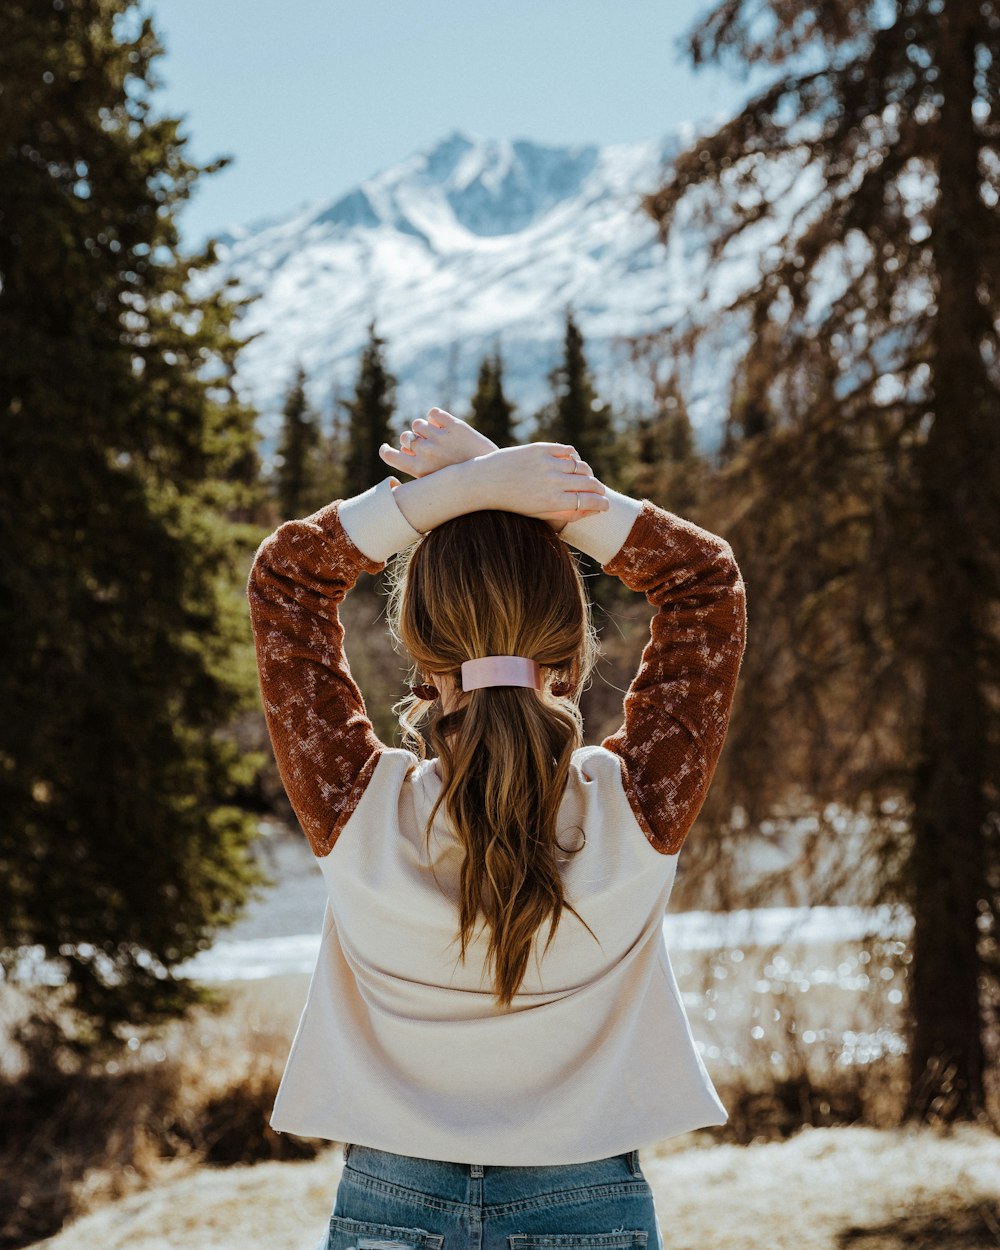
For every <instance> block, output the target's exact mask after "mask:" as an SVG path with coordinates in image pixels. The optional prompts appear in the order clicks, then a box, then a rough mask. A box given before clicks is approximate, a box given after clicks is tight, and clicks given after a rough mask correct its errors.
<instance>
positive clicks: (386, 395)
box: [341, 321, 396, 497]
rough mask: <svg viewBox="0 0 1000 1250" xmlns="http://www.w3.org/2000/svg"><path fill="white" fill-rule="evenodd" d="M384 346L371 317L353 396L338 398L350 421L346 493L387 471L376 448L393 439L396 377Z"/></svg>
mask: <svg viewBox="0 0 1000 1250" xmlns="http://www.w3.org/2000/svg"><path fill="white" fill-rule="evenodd" d="M384 348H385V340H384V339H381V338H379V336H378V334H377V333H376V330H375V323H374V321H373V322H372V323H371V325H370V326H369V327H368V342H367V343H366V345H365V348H364V350H363V351H362V353H361V364H360V367H359V370H358V380H357V383H356V385H355V388H354V396H353V398H351V399H346V400H341V404H342V406H343V408H344V410H345V412H346V413H347V415H348V421H349V425H348V432H347V463H346V465H345V473H344V484H343V489H344V494H345V496H347V497H350V496H352V495H357V494H361V492H362V491H366V490H367V489H368V488H369V487H370V486H374V485H375V484H376V483H377V482H380V481H381V480H382V479H383V478H384V477H386V476H388V473H389V470H388V467H387V466H386V464H385V461H384V460H381V459H379V454H378V449H379V447H381V445H382V444H383V443H389V442H391V441H392V437H393V436H392V425H391V422H392V416H393V413H394V412H395V406H396V379H395V378H394V377H393V376H392V374H391V373H390V372H389V369H388V367H387V365H386V361H385V352H384Z"/></svg>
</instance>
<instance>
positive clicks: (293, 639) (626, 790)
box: [248, 409, 746, 1250]
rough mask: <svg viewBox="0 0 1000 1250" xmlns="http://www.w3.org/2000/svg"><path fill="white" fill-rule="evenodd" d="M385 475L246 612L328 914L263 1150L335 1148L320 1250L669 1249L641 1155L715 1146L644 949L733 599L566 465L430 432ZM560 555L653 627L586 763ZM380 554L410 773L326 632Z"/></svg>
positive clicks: (694, 1068) (700, 543)
mask: <svg viewBox="0 0 1000 1250" xmlns="http://www.w3.org/2000/svg"><path fill="white" fill-rule="evenodd" d="M380 454H381V456H382V458H383V460H385V462H386V463H387V464H388V465H390V466H391V467H392V468H395V469H399V470H404V471H408V472H409V473H410V474H411V475H412V477H413V478H414V480H413V481H410V482H407V483H405V484H400V482H399V480H398V479H397V478H386V479H385V480H384V481H383V482H381V483H380V484H379V485H378V486H375V487H373V488H372V489H371V490H368V491H366V492H365V493H364V494H362V495H358V496H356V497H355V498H353V499H348V500H338V501H335V502H333V503H331V504H329V505H327V506H326V507H324V508H321V509H320V510H319V511H318V512H315V513H314V514H313V515H312V516H309V517H306V518H304V519H302V520H296V521H288V522H286V523H285V524H283V525H281V526H280V527H279V528H278V529H277V530H276V531H275V533H274V534H272V535H271V536H270V537H269V538H268V539H266V540H265V541H264V542H263V543H262V544H261V547H260V549H259V551H258V553H257V556H256V559H255V561H254V565H253V569H252V571H251V574H250V580H249V586H248V596H249V600H250V606H251V616H252V621H253V628H254V636H255V640H256V647H257V659H258V667H259V673H260V683H261V691H262V695H263V701H264V708H265V712H266V715H267V722H268V728H269V732H270V735H271V741H272V744H273V746H274V752H275V756H276V758H277V761H278V765H279V768H280V770H281V776H282V779H283V781H284V784H285V788H286V790H287V792H288V795H289V798H290V800H291V802H292V805H293V807H294V809H295V812H296V814H297V816H298V818H299V820H300V822H301V824H302V828H303V830H304V832H305V834H306V837H307V838H308V839H309V842H310V845H311V847H312V850H313V852H314V854H315V855H316V857H317V860H318V863H319V867H320V869H321V870H322V872H323V876H324V878H325V881H326V886H327V890H328V903H327V908H326V916H325V922H324V932H323V939H322V945H321V949H320V954H319V958H318V961H317V965H316V970H315V972H314V974H313V978H312V981H311V984H310V988H309V995H308V999H307V1003H306V1007H305V1009H304V1011H303V1014H302V1018H301V1020H300V1023H299V1028H298V1030H297V1033H296V1036H295V1040H294V1042H293V1045H292V1050H291V1054H290V1056H289V1059H288V1063H287V1066H286V1069H285V1073H284V1076H283V1078H282V1082H281V1086H280V1088H279V1091H278V1094H277V1098H276V1100H275V1105H274V1110H273V1113H272V1117H271V1123H272V1125H273V1126H274V1128H276V1129H277V1130H279V1131H285V1132H292V1133H296V1134H301V1135H303V1136H310V1137H324V1138H328V1139H330V1140H335V1141H342V1142H345V1143H349V1144H348V1145H347V1146H346V1149H345V1153H346V1162H345V1168H344V1173H343V1177H342V1180H341V1183H340V1187H339V1189H338V1193H337V1199H336V1205H335V1207H334V1212H333V1216H332V1219H331V1221H330V1228H329V1231H328V1237H327V1240H325V1241H324V1242H323V1245H324V1246H326V1247H328V1248H329V1250H346V1248H347V1247H356V1248H357V1250H399V1248H400V1247H412V1248H416V1247H421V1248H424V1250H426V1248H431V1250H436V1248H438V1247H444V1250H454V1248H455V1247H458V1246H462V1247H465V1246H474V1247H476V1250H499V1248H500V1247H503V1248H504V1250H520V1248H522V1247H523V1248H525V1250H533V1248H534V1247H535V1246H541V1245H544V1246H561V1247H598V1246H599V1247H603V1248H604V1250H618V1248H619V1247H642V1246H644V1245H650V1246H659V1245H662V1242H661V1239H660V1233H659V1229H658V1227H657V1223H656V1216H655V1213H654V1210H653V1204H652V1198H651V1194H650V1190H649V1187H648V1185H647V1184H646V1181H645V1179H644V1177H643V1175H642V1172H641V1170H640V1167H639V1161H638V1150H639V1147H641V1146H645V1145H648V1144H650V1143H652V1142H654V1141H657V1140H660V1139H662V1138H664V1137H667V1136H670V1135H672V1134H676V1133H682V1132H687V1131H689V1130H691V1129H694V1128H698V1127H701V1126H705V1125H709V1124H723V1123H725V1122H726V1119H727V1114H726V1111H725V1108H724V1107H723V1105H722V1103H721V1102H720V1100H719V1098H718V1095H717V1093H716V1091H715V1089H714V1087H713V1085H712V1083H711V1080H710V1079H709V1076H708V1073H707V1072H706V1070H705V1068H704V1065H703V1064H702V1062H701V1059H700V1056H699V1055H698V1052H697V1050H696V1048H695V1045H694V1042H693V1039H692V1036H691V1031H690V1026H689V1023H688V1020H687V1017H686V1015H685V1012H684V1009H683V1007H682V1005H681V1000H680V995H679V993H678V989H677V984H676V981H675V979H674V975H673V971H672V969H671V966H670V961H669V957H668V955H667V951H666V948H665V946H664V941H663V933H662V922H663V915H664V912H665V910H666V906H667V902H668V900H669V896H670V891H671V886H672V884H673V880H674V874H675V871H676V867H677V856H678V853H679V851H680V849H681V845H682V843H683V842H684V839H685V837H686V836H687V833H688V830H689V829H690V827H691V825H692V824H693V822H694V819H695V817H696V816H697V814H698V811H699V810H700V808H701V806H702V803H703V802H704V799H705V795H706V792H707V790H708V786H709V783H710V781H711V779H712V775H713V772H714V769H715V766H716V762H717V760H718V757H719V753H720V751H721V749H722V745H723V741H724V739H725V735H726V729H727V725H728V720H729V712H730V707H731V704H732V699H733V694H734V690H735V686H736V681H737V675H738V672H739V668H740V663H741V659H742V655H743V648H744V639H745V626H746V610H745V596H744V586H743V583H742V580H741V577H740V573H739V569H738V567H737V565H736V562H735V560H734V558H733V553H732V550H731V548H730V547H729V545H728V544H727V543H726V542H725V541H724V540H723V539H721V538H719V537H716V536H715V535H713V534H710V533H708V532H707V531H705V530H703V529H701V528H699V527H698V526H695V525H693V524H692V523H691V522H689V521H686V520H682V519H681V518H680V517H678V516H675V515H674V514H672V513H670V512H667V511H665V510H663V509H661V508H659V507H657V506H655V505H654V504H652V503H651V502H649V501H648V500H642V501H637V500H633V499H630V498H628V497H627V496H625V495H622V494H619V493H618V492H616V491H613V490H610V489H606V488H605V487H604V486H603V485H602V484H601V483H600V482H599V481H597V479H596V478H595V477H594V476H593V474H592V473H591V470H590V466H589V465H587V464H584V463H582V462H581V461H580V460H579V458H578V457H577V455H576V452H575V450H574V449H573V448H572V447H567V446H564V445H562V444H552V443H537V444H530V445H528V446H524V447H516V448H508V449H504V450H497V449H496V448H494V446H493V444H492V443H489V442H488V441H487V440H484V439H483V438H482V436H481V435H479V434H477V433H476V432H475V431H473V430H472V429H471V427H469V426H468V425H466V424H465V423H464V422H462V421H459V420H457V419H456V418H454V417H452V416H450V415H449V414H447V413H444V412H441V411H440V410H438V409H432V410H431V413H430V414H429V417H428V419H426V420H418V421H415V422H414V423H413V428H412V429H411V430H410V431H407V433H406V434H405V435H404V437H403V439H401V449H400V450H393V449H390V448H389V447H387V446H383V448H382V449H381V452H380ZM570 545H571V546H573V547H575V548H577V549H579V550H580V551H584V552H587V553H588V554H589V555H591V556H593V557H595V558H596V559H597V560H599V561H600V562H601V564H602V565H603V567H604V570H605V572H607V573H608V574H611V575H613V576H616V577H619V578H620V579H621V580H622V581H623V582H624V584H625V585H626V586H628V587H629V588H631V589H632V590H635V591H639V592H642V593H644V594H645V595H646V597H647V599H648V600H649V602H650V604H651V605H652V606H653V607H654V608H655V609H656V611H655V615H654V616H653V619H652V625H651V634H650V640H649V642H648V644H647V646H646V648H645V650H644V652H643V655H642V661H641V664H640V666H639V670H638V672H637V674H636V676H635V678H634V680H633V681H632V683H631V686H630V687H629V690H628V693H627V695H626V698H625V708H624V723H623V725H622V727H621V728H620V729H619V730H618V732H617V733H615V734H613V735H612V736H610V737H608V738H606V739H605V740H604V742H603V743H602V744H601V746H593V747H584V746H582V745H581V743H582V732H581V722H580V713H579V708H578V704H577V701H578V698H579V694H580V691H581V689H582V687H583V685H584V684H585V682H586V679H587V676H588V674H589V671H590V668H591V666H592V663H593V659H594V639H593V633H592V629H591V625H590V620H589V615H588V610H587V597H586V594H585V590H584V586H583V583H582V580H581V577H580V573H579V570H578V567H577V564H576V560H575V558H574V557H573V556H572V554H571V552H570V549H569V547H570ZM397 554H399V559H398V561H397V569H396V584H395V587H394V590H393V594H392V596H391V600H390V608H391V625H392V628H393V631H394V634H395V635H396V637H397V638H398V639H399V640H400V641H401V643H402V644H403V646H404V647H405V648H406V649H407V650H408V652H409V655H410V657H411V659H412V660H413V662H414V665H415V670H416V671H415V674H414V675H415V677H417V678H418V681H417V683H416V684H415V685H414V686H413V687H412V692H413V693H412V694H411V695H410V696H409V697H408V698H407V699H405V700H404V701H403V703H402V705H401V707H402V712H401V715H400V721H401V724H402V725H403V728H404V730H405V731H406V733H407V735H408V736H407V740H408V741H412V742H413V743H414V745H415V746H416V750H415V751H411V750H408V749H397V748H392V747H389V746H386V745H384V744H383V743H382V742H380V741H379V739H378V738H377V737H376V735H375V733H374V731H373V729H372V726H371V723H370V721H369V720H368V717H367V714H366V711H365V706H364V702H363V700H362V697H361V694H360V692H359V690H358V688H357V686H356V685H355V683H354V680H353V678H352V676H351V671H350V668H349V666H348V662H347V659H346V656H345V654H344V651H343V630H342V627H341V625H340V622H339V618H338V605H339V604H340V602H341V600H342V599H343V598H344V596H345V595H346V593H347V592H348V591H349V590H350V589H351V587H352V586H353V585H354V583H355V581H356V579H357V577H358V575H359V574H360V573H361V572H362V571H367V572H369V573H375V572H377V571H379V570H381V569H382V568H383V567H384V566H385V563H386V562H387V561H388V560H389V559H390V558H391V557H393V556H397ZM428 713H429V716H430V721H429V728H428V734H429V738H430V741H431V744H432V746H433V748H434V750H435V751H436V755H435V756H434V757H432V758H426V754H425V751H424V748H423V743H422V741H419V740H418V739H417V738H415V737H414V733H415V727H416V725H417V723H418V722H419V721H420V720H421V718H422V717H423V716H424V715H426V714H428Z"/></svg>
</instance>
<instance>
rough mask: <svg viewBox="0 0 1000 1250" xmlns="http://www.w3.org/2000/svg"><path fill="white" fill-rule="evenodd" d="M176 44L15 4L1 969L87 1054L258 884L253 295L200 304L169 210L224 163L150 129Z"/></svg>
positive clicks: (171, 130)
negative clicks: (244, 742) (37, 987)
mask: <svg viewBox="0 0 1000 1250" xmlns="http://www.w3.org/2000/svg"><path fill="white" fill-rule="evenodd" d="M161 51H162V49H161V47H160V45H159V43H158V41H157V38H156V35H155V32H154V30H153V27H152V23H151V20H150V19H149V18H148V17H142V16H141V15H140V14H139V13H138V12H137V10H136V8H135V5H134V3H133V2H132V0H74V2H73V3H70V2H68V0H54V2H53V3H50V4H47V5H6V6H4V7H3V10H2V13H0V278H2V281H0V342H2V343H3V350H2V351H0V414H2V420H0V501H2V502H0V636H2V637H3V640H4V652H5V662H4V664H3V666H2V668H0V706H2V708H3V715H2V716H0V809H2V811H3V820H2V821H0V952H2V954H0V961H2V962H3V964H4V966H5V967H7V969H8V970H9V969H10V966H11V964H16V961H17V952H18V949H19V948H25V947H29V946H30V947H35V948H37V949H39V950H41V951H42V952H44V954H45V956H46V957H47V958H48V959H49V960H50V961H52V963H53V964H54V965H55V966H56V967H57V968H58V969H59V970H60V972H61V973H62V974H63V975H64V976H65V978H66V983H65V988H64V990H63V991H61V992H60V993H59V994H55V995H54V994H52V993H51V992H50V993H49V994H47V995H46V1000H47V1001H48V1002H50V1003H51V1004H52V1010H53V1017H54V1018H55V1017H57V1018H58V1025H52V1027H53V1029H55V1030H56V1033H55V1035H54V1038H53V1040H55V1037H57V1036H58V1028H60V1027H64V1028H65V1029H66V1032H67V1035H68V1040H70V1041H73V1042H75V1043H76V1044H78V1045H79V1046H81V1047H82V1046H85V1045H88V1044H91V1043H95V1042H97V1041H100V1040H101V1039H105V1040H108V1041H110V1040H111V1039H112V1038H113V1037H114V1036H115V1035H116V1031H117V1029H118V1028H120V1027H121V1026H122V1025H123V1024H124V1023H126V1022H133V1023H134V1022H141V1021H144V1020H150V1019H155V1018H157V1017H161V1016H166V1015H169V1014H171V1013H174V1012H176V1011H179V1010H182V1009H183V1007H184V1006H185V1005H186V1004H187V1003H189V1002H191V1001H193V1000H195V999H196V998H198V997H200V996H201V995H200V992H199V991H198V989H197V987H195V986H193V985H192V984H191V983H190V982H189V981H188V980H186V979H180V978H177V977H176V976H175V975H174V970H175V969H176V967H177V965H178V964H179V963H181V962H182V961H184V960H186V959H187V958H189V957H190V956H192V955H194V954H195V953H196V952H197V951H198V950H200V949H202V948H203V947H204V946H205V945H207V944H208V941H209V940H210V938H211V936H212V934H213V933H214V931H215V930H216V929H217V927H218V926H219V925H220V924H225V923H228V922H229V921H231V920H232V919H234V918H235V917H236V915H237V914H238V912H239V910H240V908H241V906H242V904H243V902H244V900H245V897H246V895H247V892H248V890H249V889H250V887H251V886H252V884H253V882H254V881H255V880H256V875H257V874H256V871H255V870H254V869H253V868H252V865H251V861H250V858H249V856H248V844H249V842H250V840H251V837H252V836H253V834H254V832H255V829H254V824H253V822H252V821H251V820H250V818H249V817H248V816H247V815H246V814H244V813H243V812H242V811H241V810H239V809H238V808H237V807H236V806H235V802H234V800H235V796H236V794H237V792H238V789H239V786H240V785H241V784H243V783H245V782H246V781H247V780H248V779H249V776H248V770H247V765H248V764H249V763H250V762H251V761H248V760H241V759H240V757H239V754H238V751H237V748H236V747H235V745H234V744H233V742H232V740H231V738H230V737H228V736H227V735H226V734H225V733H223V732H221V731H222V730H224V729H225V728H226V726H227V725H228V723H229V722H230V721H231V719H232V718H233V716H234V713H235V712H237V711H238V710H240V709H241V708H244V707H248V706H250V705H251V703H252V702H253V700H254V697H255V693H256V683H255V675H254V670H253V664H252V651H251V649H250V647H249V636H248V630H247V628H246V624H245V601H244V594H243V585H244V582H245V568H244V561H245V557H246V554H247V553H248V552H249V551H252V548H253V546H254V545H255V544H256V541H257V539H258V537H259V532H258V531H257V530H256V529H252V530H251V529H248V527H245V526H244V527H240V526H238V525H235V524H234V523H233V521H232V517H233V516H235V515H243V516H249V515H251V514H252V513H253V511H254V510H255V508H256V507H257V506H258V505H259V503H260V497H259V486H258V484H257V482H256V478H257V474H258V470H259V461H258V457H257V451H256V439H255V434H254V426H253V419H254V413H253V412H252V411H251V410H250V409H248V408H247V407H245V406H244V405H243V404H241V403H240V402H239V400H238V397H237V395H236V393H235V390H234V387H233V374H234V368H235V360H236V355H237V352H238V350H239V348H240V346H241V345H242V343H243V342H244V341H245V340H240V339H238V338H237V337H236V335H235V333H234V331H233V328H232V327H233V320H234V318H235V317H236V315H237V314H238V312H239V311H240V309H241V308H242V306H243V303H242V302H241V303H234V302H232V301H230V300H228V299H227V298H225V295H224V293H223V292H218V291H215V292H208V293H203V294H201V295H198V296H195V295H193V294H192V293H191V292H190V291H189V275H190V274H192V273H196V272H198V271H200V270H203V269H205V267H206V266H207V265H209V264H210V263H212V262H213V260H214V259H215V253H214V247H213V246H212V245H211V244H210V245H209V246H208V247H207V248H206V249H205V250H204V251H203V252H201V253H199V254H198V255H194V256H191V255H185V254H183V253H182V250H181V248H180V246H179V242H178V235H177V228H176V224H175V218H176V214H177V211H178V209H179V208H180V206H181V205H182V204H183V202H184V200H185V199H186V197H187V196H188V194H189V192H190V188H191V186H192V185H193V184H194V182H195V180H196V178H197V177H198V176H199V175H200V174H202V173H205V172H211V171H212V170H213V169H216V168H218V167H220V165H221V164H223V163H224V162H221V161H220V162H216V163H215V164H214V165H209V166H205V167H198V166H196V165H193V164H192V163H191V162H190V161H189V160H188V159H187V157H186V156H185V144H186V140H185V139H184V138H183V137H182V136H181V135H180V133H179V123H178V121H177V120H176V119H174V118H170V117H156V116H155V115H154V114H153V112H152V103H151V95H150V93H151V90H152V89H153V88H154V87H155V86H156V82H155V80H154V78H153V74H152V64H153V61H154V59H155V57H156V56H157V55H159V54H160V53H161ZM241 543H242V545H243V548H244V554H243V555H241V553H240V546H239V545H240V544H241ZM40 1002H41V1000H40ZM39 1010H40V1011H41V1007H39ZM50 1023H51V1022H50ZM36 1025H37V1027H38V1029H40V1030H41V1029H42V1028H43V1027H44V1022H43V1020H42V1018H41V1016H39V1017H38V1018H36ZM62 1040H67V1039H66V1038H64V1039H62Z"/></svg>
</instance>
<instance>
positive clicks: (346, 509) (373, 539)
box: [337, 477, 423, 564]
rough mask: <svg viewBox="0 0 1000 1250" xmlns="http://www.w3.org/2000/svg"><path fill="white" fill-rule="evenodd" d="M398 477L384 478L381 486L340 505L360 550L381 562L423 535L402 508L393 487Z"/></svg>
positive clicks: (346, 526) (342, 519)
mask: <svg viewBox="0 0 1000 1250" xmlns="http://www.w3.org/2000/svg"><path fill="white" fill-rule="evenodd" d="M394 481H396V479H395V478H390V477H387V478H383V480H382V481H381V482H379V483H378V485H377V486H372V487H370V488H369V489H368V490H366V491H365V492H364V494H362V495H355V496H354V498H353V499H345V500H344V502H343V503H342V504H341V505H340V506H339V507H338V508H337V516H338V517H339V518H340V523H341V525H342V526H343V527H344V531H345V532H346V534H347V537H348V538H349V539H350V540H351V542H352V543H354V545H355V547H357V548H358V550H359V551H363V552H364V554H365V555H366V556H368V558H369V559H371V560H377V561H378V562H379V563H380V564H384V563H385V561H386V560H388V559H389V557H390V556H394V555H395V554H396V552H397V551H405V549H406V548H407V547H410V546H412V545H413V544H414V543H415V542H416V541H417V540H418V539H419V538H422V537H423V535H422V534H421V533H420V531H419V530H415V529H414V528H413V526H412V525H411V524H410V523H409V521H408V520H407V519H406V517H405V516H403V514H402V512H401V511H400V509H399V505H398V504H397V503H396V500H395V497H394V495H393V491H392V484H393V482H394Z"/></svg>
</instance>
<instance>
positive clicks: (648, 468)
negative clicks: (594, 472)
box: [630, 386, 708, 516]
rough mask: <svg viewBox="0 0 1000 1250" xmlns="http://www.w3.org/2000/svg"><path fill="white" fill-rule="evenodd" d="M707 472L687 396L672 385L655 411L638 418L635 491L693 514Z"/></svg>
mask: <svg viewBox="0 0 1000 1250" xmlns="http://www.w3.org/2000/svg"><path fill="white" fill-rule="evenodd" d="M707 473H708V465H707V463H706V461H705V459H704V457H703V456H702V455H701V454H700V452H699V451H698V448H697V446H696V444H695V438H694V431H693V429H692V427H691V419H690V417H689V416H688V412H687V407H686V405H685V404H684V399H683V396H682V395H681V394H680V391H679V390H678V389H677V387H676V386H670V387H669V388H668V389H667V391H666V392H665V393H664V394H661V395H659V396H658V397H657V401H656V408H655V409H654V411H653V412H652V413H643V412H640V413H639V414H638V415H637V416H636V418H635V422H634V452H633V455H632V458H631V487H630V490H631V493H632V494H633V495H637V496H639V497H642V498H647V499H651V500H652V501H653V502H654V503H657V504H659V505H660V507H662V508H667V509H669V511H671V512H676V513H678V514H679V515H681V516H693V515H694V513H695V512H696V511H697V510H698V507H699V504H700V501H701V498H702V494H703V491H704V488H705V484H706V480H707Z"/></svg>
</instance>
